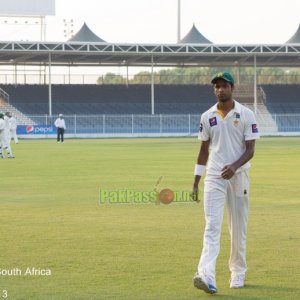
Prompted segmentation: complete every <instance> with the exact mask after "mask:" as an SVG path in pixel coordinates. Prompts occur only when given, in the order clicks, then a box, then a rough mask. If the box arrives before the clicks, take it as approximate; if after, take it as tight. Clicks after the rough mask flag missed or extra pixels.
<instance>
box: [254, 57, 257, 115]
mask: <svg viewBox="0 0 300 300" xmlns="http://www.w3.org/2000/svg"><path fill="white" fill-rule="evenodd" d="M256 91H257V74H256V55H255V54H254V113H255V114H256V113H257V92H256Z"/></svg>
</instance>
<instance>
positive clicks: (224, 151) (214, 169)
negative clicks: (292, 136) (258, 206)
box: [193, 72, 259, 294]
mask: <svg viewBox="0 0 300 300" xmlns="http://www.w3.org/2000/svg"><path fill="white" fill-rule="evenodd" d="M212 84H213V85H214V92H215V95H216V97H217V99H218V102H217V103H216V104H215V105H214V106H213V107H211V108H210V109H209V110H208V111H206V112H205V113H203V114H202V116H201V121H200V129H199V139H200V140H201V141H202V142H201V147H200V151H199V154H198V159H197V164H196V166H195V172H194V175H195V179H194V184H193V191H194V195H195V196H197V195H198V185H199V181H200V178H201V176H202V175H203V174H204V172H205V170H206V177H205V180H204V213H205V222H206V226H205V232H204V238H203V250H202V254H201V257H200V261H199V265H198V269H197V272H196V274H195V276H194V279H193V282H194V286H195V287H196V288H198V289H201V290H204V291H205V292H207V293H210V294H213V293H216V292H217V285H216V275H215V269H216V260H217V257H218V255H219V249H220V236H221V225H222V220H223V213H224V205H225V202H227V208H228V227H229V232H230V237H231V252H230V259H229V269H230V272H231V279H230V288H242V287H243V286H244V280H245V273H246V270H247V265H246V235H247V220H248V200H249V176H248V170H249V168H250V164H249V160H250V159H251V158H252V157H253V155H254V148H255V140H256V139H258V138H259V134H258V129H257V125H256V121H255V117H254V114H253V112H252V111H251V110H250V109H248V108H246V107H245V106H243V105H241V104H240V103H238V102H237V101H235V100H233V98H232V92H233V90H234V79H233V77H232V75H231V74H230V73H228V72H221V73H218V74H217V75H216V76H215V77H214V78H213V80H212Z"/></svg>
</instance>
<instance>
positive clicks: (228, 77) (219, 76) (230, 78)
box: [211, 72, 234, 84]
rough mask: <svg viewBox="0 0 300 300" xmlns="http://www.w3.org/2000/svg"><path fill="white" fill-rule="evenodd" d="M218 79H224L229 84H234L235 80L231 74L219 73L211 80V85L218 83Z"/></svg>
mask: <svg viewBox="0 0 300 300" xmlns="http://www.w3.org/2000/svg"><path fill="white" fill-rule="evenodd" d="M218 79H223V80H225V81H227V82H229V83H232V84H234V79H233V76H232V75H231V74H230V73H229V72H219V73H217V74H216V75H215V76H214V77H213V79H212V80H211V83H216V81H217V80H218Z"/></svg>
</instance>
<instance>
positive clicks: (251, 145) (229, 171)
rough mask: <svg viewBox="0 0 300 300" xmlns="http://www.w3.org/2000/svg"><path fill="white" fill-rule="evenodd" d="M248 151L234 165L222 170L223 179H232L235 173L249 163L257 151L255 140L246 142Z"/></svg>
mask: <svg viewBox="0 0 300 300" xmlns="http://www.w3.org/2000/svg"><path fill="white" fill-rule="evenodd" d="M245 145H246V149H245V152H244V153H243V154H242V156H241V157H240V158H239V159H238V160H237V161H235V162H234V163H233V164H230V165H227V166H225V167H224V168H223V169H222V174H221V175H222V177H223V178H224V179H230V178H231V177H232V176H233V175H234V173H235V171H236V170H237V169H238V168H239V167H241V166H243V165H244V164H245V163H246V162H248V161H249V160H250V159H251V158H252V157H253V155H254V151H255V140H249V141H245Z"/></svg>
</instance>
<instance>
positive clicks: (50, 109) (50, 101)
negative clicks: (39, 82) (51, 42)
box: [48, 52, 52, 116]
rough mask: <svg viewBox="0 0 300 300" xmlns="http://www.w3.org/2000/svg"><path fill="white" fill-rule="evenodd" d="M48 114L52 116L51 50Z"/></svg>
mask: <svg viewBox="0 0 300 300" xmlns="http://www.w3.org/2000/svg"><path fill="white" fill-rule="evenodd" d="M48 87H49V116H52V86H51V52H49V85H48Z"/></svg>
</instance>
